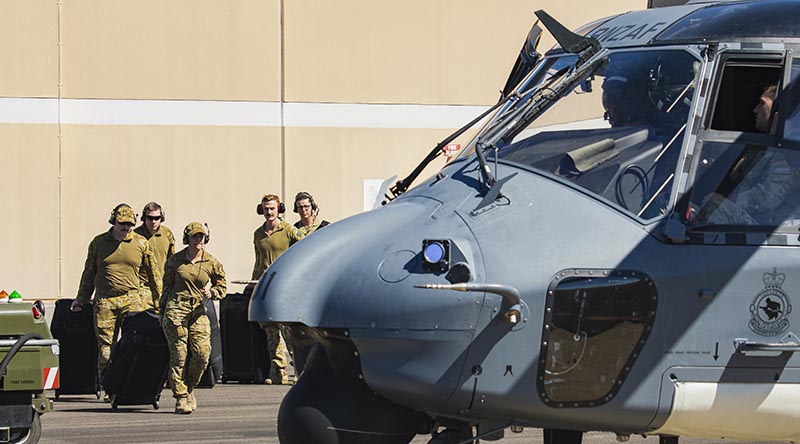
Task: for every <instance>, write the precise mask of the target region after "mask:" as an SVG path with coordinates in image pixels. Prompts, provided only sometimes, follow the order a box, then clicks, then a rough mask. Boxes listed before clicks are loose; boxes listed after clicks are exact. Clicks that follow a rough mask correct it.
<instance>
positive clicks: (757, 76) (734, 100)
mask: <svg viewBox="0 0 800 444" xmlns="http://www.w3.org/2000/svg"><path fill="white" fill-rule="evenodd" d="M780 68H781V67H780V66H752V65H750V64H747V63H741V62H739V63H737V62H733V63H730V64H728V65H727V66H726V67H725V70H724V71H723V74H722V81H721V83H720V87H719V94H718V95H717V101H716V103H715V104H714V112H713V116H714V117H713V120H712V122H711V129H715V130H721V131H744V132H755V131H757V130H756V126H755V119H754V115H753V114H754V109H755V105H756V104H757V103H758V101H759V98H760V97H761V94H762V93H763V92H764V89H765V88H766V87H767V86H770V85H777V84H778V83H779V80H780V76H781V72H782V71H781V69H780ZM770 117H774V116H772V115H770ZM773 120H774V119H773Z"/></svg>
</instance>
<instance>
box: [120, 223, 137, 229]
mask: <svg viewBox="0 0 800 444" xmlns="http://www.w3.org/2000/svg"><path fill="white" fill-rule="evenodd" d="M117 225H122V226H125V227H128V228H130V227H132V226H133V225H134V224H132V223H130V222H117Z"/></svg>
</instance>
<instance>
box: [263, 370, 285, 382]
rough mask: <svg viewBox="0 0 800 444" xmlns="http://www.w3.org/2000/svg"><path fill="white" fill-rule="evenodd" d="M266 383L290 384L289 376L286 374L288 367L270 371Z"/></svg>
mask: <svg viewBox="0 0 800 444" xmlns="http://www.w3.org/2000/svg"><path fill="white" fill-rule="evenodd" d="M264 384H272V385H281V384H283V385H288V384H289V376H288V375H287V374H286V369H283V368H282V369H277V370H273V371H271V372H270V374H269V377H268V378H267V379H265V380H264Z"/></svg>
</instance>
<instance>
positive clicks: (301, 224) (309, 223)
mask: <svg viewBox="0 0 800 444" xmlns="http://www.w3.org/2000/svg"><path fill="white" fill-rule="evenodd" d="M294 212H295V213H297V214H299V215H300V220H298V221H297V222H295V224H294V227H295V228H297V231H299V232H300V234H302V235H303V236H308V235H309V234H311V233H313V232H315V231H317V230H318V229H320V228H325V227H327V226H328V225H330V224H331V223H330V222H328V221H327V220H325V219H322V220H318V219H317V215H319V206H318V205H317V203H316V202H315V201H314V196H312V195H311V194H309V193H307V192H305V191H301V192H299V193H297V194H296V195H295V196H294Z"/></svg>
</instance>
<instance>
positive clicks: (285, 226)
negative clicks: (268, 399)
mask: <svg viewBox="0 0 800 444" xmlns="http://www.w3.org/2000/svg"><path fill="white" fill-rule="evenodd" d="M284 210H285V209H284V207H283V204H281V200H280V198H279V197H278V196H276V195H274V194H267V195H266V196H264V197H263V198H262V199H261V204H260V205H259V206H258V207H257V210H256V212H257V213H258V214H263V215H264V219H265V220H264V223H263V224H261V225H259V227H258V228H256V231H255V232H254V233H253V245H254V247H255V253H256V262H255V265H254V266H253V280H257V279H259V278H261V275H262V274H264V271H266V269H267V268H268V267H269V266H270V265H272V263H273V262H275V260H277V259H278V256H280V255H281V254H283V252H284V251H286V250H288V249H289V247H290V246H291V245H292V244H294V243H295V242H297V241H298V240H300V239H302V237H303V235H302V234H300V233H299V232H298V231H297V228H295V227H293V226H292V225H290V224H289V223H287V222H285V221H283V220H281V219H280V218H279V217H278V215H279V214H280V213H283V212H284ZM259 325H261V327H262V328H263V329H264V331H265V332H266V334H267V351H268V352H269V355H270V359H271V360H272V362H271V364H270V370H269V376H268V377H267V379H266V380H265V381H264V382H265V383H266V384H288V383H289V378H288V376H287V375H286V347H285V345H284V341H282V340H281V333H280V326H279V325H278V324H275V323H259Z"/></svg>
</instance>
